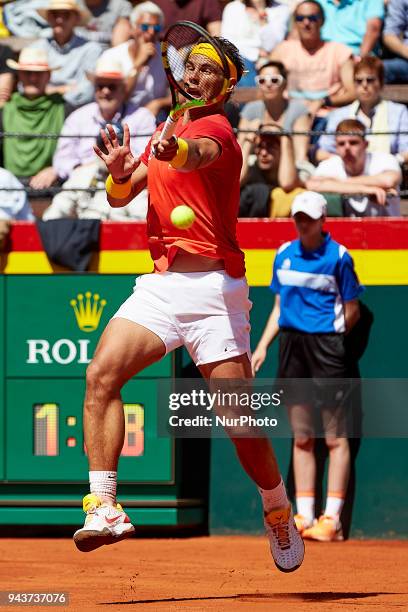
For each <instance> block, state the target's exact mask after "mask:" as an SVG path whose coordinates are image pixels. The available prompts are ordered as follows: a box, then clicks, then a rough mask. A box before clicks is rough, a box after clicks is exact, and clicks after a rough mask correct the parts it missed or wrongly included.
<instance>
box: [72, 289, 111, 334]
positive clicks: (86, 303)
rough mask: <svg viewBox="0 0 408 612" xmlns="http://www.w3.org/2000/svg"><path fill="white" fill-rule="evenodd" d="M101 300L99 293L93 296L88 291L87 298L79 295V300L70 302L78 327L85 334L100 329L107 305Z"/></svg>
mask: <svg viewBox="0 0 408 612" xmlns="http://www.w3.org/2000/svg"><path fill="white" fill-rule="evenodd" d="M99 298H100V296H99V295H98V293H94V294H93V295H92V293H91V292H90V291H87V292H86V293H85V296H84V295H83V294H82V293H78V295H77V299H76V300H75V299H74V300H71V301H70V304H71V306H72V308H73V309H74V312H75V318H76V320H77V323H78V327H79V329H81V330H82V331H84V332H93V331H95V330H96V329H98V325H99V321H100V320H101V315H102V310H103V309H104V308H105V305H106V300H100V299H99Z"/></svg>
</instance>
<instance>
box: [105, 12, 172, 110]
mask: <svg viewBox="0 0 408 612" xmlns="http://www.w3.org/2000/svg"><path fill="white" fill-rule="evenodd" d="M163 19H164V17H163V13H162V11H161V9H160V8H159V7H158V6H157V5H156V4H154V3H153V2H142V3H141V4H138V5H137V6H136V7H135V8H134V9H133V11H132V14H131V16H130V23H131V26H132V36H131V38H130V40H128V41H127V42H125V43H123V44H121V45H118V46H117V47H114V48H113V49H108V50H107V51H105V52H104V54H103V57H104V58H106V59H109V60H110V61H112V60H114V61H116V62H120V63H121V65H122V70H123V71H124V73H125V75H126V77H127V90H128V97H129V99H130V100H131V101H132V102H134V103H135V104H137V105H138V106H142V105H144V106H148V108H149V110H151V111H152V113H153V114H154V115H155V116H157V115H158V113H159V112H160V110H161V108H162V107H163V106H169V105H170V104H171V99H170V98H169V97H168V83H167V79H166V75H165V72H164V70H163V65H162V61H161V51H160V44H159V35H160V32H161V31H162V29H163Z"/></svg>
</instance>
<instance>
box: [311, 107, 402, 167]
mask: <svg viewBox="0 0 408 612" xmlns="http://www.w3.org/2000/svg"><path fill="white" fill-rule="evenodd" d="M380 104H381V103H380ZM382 104H384V105H385V107H386V116H387V121H388V129H389V131H390V132H400V131H404V132H406V133H405V134H400V133H397V134H389V135H387V139H386V141H387V144H386V145H385V146H384V148H383V149H382V152H383V153H392V155H397V154H401V155H403V153H407V155H408V111H407V108H406V106H404V104H397V103H396V102H391V101H390V100H383V101H382ZM378 108H379V105H377V106H375V107H374V108H373V112H372V115H371V118H370V119H371V130H372V131H373V132H376V131H377V130H376V129H375V127H374V129H373V124H375V119H376V114H377V113H378ZM359 111H360V105H359V103H358V102H357V104H356V103H355V102H353V104H348V105H347V106H343V107H342V108H338V109H336V110H334V111H333V112H331V113H330V114H329V115H328V118H327V125H326V132H335V131H336V128H337V126H338V125H339V123H340V121H343V119H361V115H360V113H359ZM371 130H370V128H368V129H367V140H368V141H369V142H371V141H375V139H376V137H375V136H372V137H371V138H370V131H371ZM379 138H380V139H382V138H383V137H382V136H380V137H379ZM317 146H318V149H322V150H323V151H327V152H328V153H332V154H335V153H336V138H335V135H334V134H333V135H329V134H323V136H320V138H319V141H318V145H317ZM369 150H370V146H369ZM377 150H378V149H377ZM318 159H323V158H318ZM401 161H403V159H402V158H401Z"/></svg>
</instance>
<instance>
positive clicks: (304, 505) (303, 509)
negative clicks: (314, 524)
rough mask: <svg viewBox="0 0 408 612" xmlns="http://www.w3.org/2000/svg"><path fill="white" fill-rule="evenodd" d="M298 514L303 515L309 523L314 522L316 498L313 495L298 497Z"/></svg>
mask: <svg viewBox="0 0 408 612" xmlns="http://www.w3.org/2000/svg"><path fill="white" fill-rule="evenodd" d="M296 509H297V513H298V514H301V515H302V516H304V517H305V519H306V520H308V521H313V519H314V517H315V498H314V497H313V496H312V495H307V496H303V495H299V497H298V496H297V495H296Z"/></svg>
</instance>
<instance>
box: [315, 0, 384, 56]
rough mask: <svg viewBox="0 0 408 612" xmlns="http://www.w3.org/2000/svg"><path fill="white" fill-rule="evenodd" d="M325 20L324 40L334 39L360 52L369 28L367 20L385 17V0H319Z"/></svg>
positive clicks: (354, 51) (322, 30)
mask: <svg viewBox="0 0 408 612" xmlns="http://www.w3.org/2000/svg"><path fill="white" fill-rule="evenodd" d="M319 4H321V6H322V8H323V11H324V15H325V20H324V24H323V26H322V29H321V31H320V33H321V37H322V39H323V40H334V41H336V42H341V43H343V44H344V45H347V46H348V47H350V49H352V50H353V53H354V54H355V55H359V54H360V47H361V42H362V40H363V38H364V34H365V32H366V29H367V20H368V19H373V18H374V17H378V18H379V19H384V0H340V3H339V4H335V3H334V2H333V0H319Z"/></svg>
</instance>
